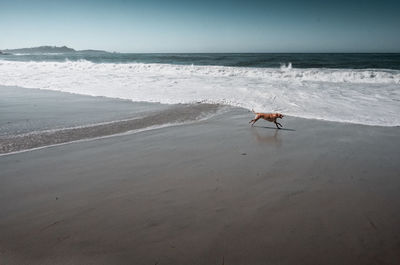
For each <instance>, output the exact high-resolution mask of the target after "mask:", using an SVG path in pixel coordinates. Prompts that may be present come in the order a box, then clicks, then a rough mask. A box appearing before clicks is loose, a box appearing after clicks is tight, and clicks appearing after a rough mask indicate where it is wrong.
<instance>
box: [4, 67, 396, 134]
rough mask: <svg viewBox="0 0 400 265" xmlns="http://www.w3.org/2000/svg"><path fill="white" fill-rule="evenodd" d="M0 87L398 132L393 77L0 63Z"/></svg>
mask: <svg viewBox="0 0 400 265" xmlns="http://www.w3.org/2000/svg"><path fill="white" fill-rule="evenodd" d="M0 84H1V85H7V86H21V87H27V88H40V89H50V90H59V91H64V92H71V93H77V94H84V95H92V96H104V97H112V98H122V99H130V100H133V101H147V102H160V103H168V104H175V103H192V102H207V103H221V104H228V105H232V106H238V107H243V108H247V109H255V110H256V111H260V112H261V111H263V112H272V111H279V112H282V113H284V114H287V115H291V116H297V117H303V118H312V119H323V120H329V121H338V122H349V123H358V124H365V125H379V126H400V115H399V113H400V71H399V70H382V69H379V70H377V69H360V70H356V69H326V68H307V69H300V68H294V67H292V66H291V64H288V65H282V67H281V68H250V67H249V68H247V67H226V66H193V65H173V64H143V63H125V64H123V63H118V64H116V63H92V62H89V61H85V60H81V61H65V62H17V61H0Z"/></svg>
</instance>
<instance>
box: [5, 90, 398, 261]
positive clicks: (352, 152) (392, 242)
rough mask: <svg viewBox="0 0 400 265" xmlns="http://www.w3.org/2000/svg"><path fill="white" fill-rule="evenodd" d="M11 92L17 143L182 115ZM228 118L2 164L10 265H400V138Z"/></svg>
mask: <svg viewBox="0 0 400 265" xmlns="http://www.w3.org/2000/svg"><path fill="white" fill-rule="evenodd" d="M2 91H7V93H5V92H4V93H3V94H2V97H1V99H0V103H1V104H3V105H2V106H3V107H4V108H3V109H8V110H9V109H10V108H13V111H9V112H8V113H7V116H6V115H5V114H2V117H1V119H0V120H1V122H2V124H3V125H4V124H7V120H9V121H10V122H11V124H9V125H8V127H7V128H8V129H7V130H8V131H7V130H4V131H3V132H2V133H3V134H2V135H1V137H3V138H4V137H9V135H12V134H15V132H17V131H18V132H21V133H29V132H31V131H37V130H40V129H46V130H54V129H62V128H65V127H68V128H69V127H76V126H83V125H85V124H86V125H87V124H98V123H103V124H104V123H107V122H111V121H115V120H126V119H133V118H138V117H143V116H144V117H147V116H148V115H150V114H149V113H154V112H157V113H163V112H164V113H165V111H167V110H170V109H171V108H174V106H170V105H161V104H159V105H157V104H150V103H143V104H144V105H140V104H141V103H134V102H130V101H127V100H117V99H107V98H94V97H91V98H92V99H89V97H86V96H79V95H71V97H73V98H70V100H69V101H68V102H67V103H66V102H65V100H66V98H68V96H66V95H65V94H64V93H61V92H54V91H53V92H49V91H45V90H43V91H42V90H34V91H33V90H32V91H33V92H32V91H31V92H32V93H33V94H34V95H32V93H29V91H30V90H27V89H18V88H13V89H10V88H7V89H6V88H3V89H2ZM49 93H51V95H49ZM49 97H50V98H51V100H46V98H49ZM57 98H58V99H59V101H56V104H55V103H54V102H55V99H57ZM13 100H14V101H13ZM90 100H93V101H94V102H93V105H95V106H98V107H99V108H100V109H99V110H97V111H93V108H92V107H87V108H86V109H84V108H80V107H79V106H88V105H87V104H89V103H88V101H90ZM7 102H8V103H7ZM9 102H12V104H10V103H9ZM27 102H30V103H32V104H33V102H36V103H37V105H38V106H40V109H41V110H42V112H40V111H39V112H38V111H37V110H36V109H35V108H34V107H32V108H31V109H29V110H26V106H27ZM51 102H52V104H50V103H51ZM80 102H83V103H80ZM5 104H9V105H7V106H5ZM74 104H75V105H74ZM200 105H201V104H200ZM32 106H33V105H32ZM101 106H104V109H101V108H102V107H101ZM175 107H176V106H175ZM215 108H216V109H218V110H215V111H214V109H213V110H212V111H210V108H209V107H206V108H205V109H206V114H207V115H205V116H204V117H203V116H201V115H197V114H196V113H197V112H195V114H196V115H194V114H193V115H192V116H189V117H186V116H185V117H186V118H185V119H183V120H181V119H180V118H179V119H172V118H171V117H177V116H179V115H182V112H184V113H185V112H186V109H183V110H182V109H180V108H179V107H178V108H177V109H176V110H177V111H176V112H172V113H171V114H169V115H167V116H166V117H164V116H162V119H164V118H165V119H167V120H168V121H169V119H172V121H173V122H172V123H173V124H170V125H168V123H162V122H160V123H157V124H156V125H157V126H158V127H157V126H156V127H157V128H152V127H151V126H154V125H155V124H150V125H149V126H147V125H146V126H142V127H141V128H140V129H141V130H136V127H135V128H133V129H132V128H131V127H129V128H128V130H126V131H123V133H122V134H119V135H117V136H112V134H104V133H103V134H101V135H100V136H99V135H96V139H91V134H90V132H89V135H88V134H84V135H83V136H81V140H79V141H77V140H78V139H74V141H75V142H72V143H63V144H59V145H54V146H50V147H46V148H43V147H44V146H45V145H44V146H41V147H42V148H40V149H36V150H32V151H26V152H19V153H14V154H2V155H1V156H0V169H1V170H0V264H11V265H12V264H18V265H20V264H33V265H36V264H40V265H45V264H96V265H97V264H160V265H162V264H229V265H231V264H271V265H272V264H274V265H275V264H315V265H319V264H335V265H336V264H352V265H356V264H360V265H361V264H399V263H400V254H399V253H400V226H399V224H400V193H399V190H400V179H399V176H400V175H399V172H400V165H399V163H398V162H399V161H400V152H399V150H400V127H398V126H396V127H385V126H366V125H358V124H350V123H340V122H330V121H322V120H316V119H304V118H298V117H291V116H287V117H285V118H284V119H283V120H282V121H281V123H282V125H283V127H284V128H283V129H282V130H276V129H275V127H274V124H272V123H268V122H265V121H261V120H260V121H258V122H257V123H256V126H255V127H251V126H249V124H248V122H249V121H250V120H251V119H252V118H253V114H252V113H251V112H250V111H248V110H246V109H242V108H236V107H226V106H218V107H215ZM23 110H24V111H25V112H26V113H24V111H23ZM106 110H114V113H113V114H110V113H108V114H107V115H108V116H107V115H105V114H104V113H105V112H106ZM129 110H131V112H129ZM201 112H202V113H203V112H204V110H203V109H201ZM3 113H4V112H3ZM43 113H46V115H48V118H47V121H48V123H46V124H48V126H47V125H46V126H44V125H43V123H40V122H42V121H43V119H42V118H43V115H44V114H43ZM66 113H70V116H68V115H67V114H66ZM138 113H139V114H138ZM24 115H28V116H29V117H30V119H31V122H30V123H29V124H28V125H29V126H27V125H26V124H27V123H26V122H25V123H24V122H23V123H17V122H16V121H21V120H24ZM146 115H147V116H146ZM46 117H47V116H46ZM157 117H159V116H157ZM179 117H181V116H179ZM60 119H61V121H60ZM162 119H161V120H162ZM35 121H36V122H35ZM38 122H39V123H38ZM144 122H146V120H144ZM163 124H164V125H165V124H167V125H168V126H159V125H163ZM3 128H5V127H3ZM145 128H149V129H146V130H143V129H145ZM94 129H95V131H96V127H95V128H94ZM97 129H99V128H98V127H97ZM100 129H103V130H104V128H100ZM130 129H132V130H130ZM6 131H7V132H8V133H7V132H6ZM85 132H86V133H88V131H85ZM118 132H121V131H118ZM92 133H93V132H92ZM106 135H107V137H102V136H106ZM78 138H79V137H78ZM18 151H23V149H19V150H18Z"/></svg>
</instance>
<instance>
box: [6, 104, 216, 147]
mask: <svg viewBox="0 0 400 265" xmlns="http://www.w3.org/2000/svg"><path fill="white" fill-rule="evenodd" d="M220 108H221V106H219V105H212V104H191V105H175V106H171V107H169V108H168V109H166V110H163V111H158V112H156V113H148V114H147V115H146V116H145V117H142V118H134V119H130V120H123V121H113V122H107V123H102V124H94V125H86V126H80V127H76V128H66V129H56V130H47V131H39V132H32V133H27V134H22V135H15V136H9V137H0V154H4V153H11V152H17V151H22V150H29V149H34V148H38V147H44V146H50V145H56V144H61V143H67V142H73V141H77V140H82V139H92V138H98V137H103V136H109V135H114V134H120V133H124V132H129V131H134V130H140V129H145V128H151V127H154V126H166V125H173V124H179V123H184V122H191V121H195V120H198V119H200V118H204V117H206V116H208V115H211V114H214V113H215V112H216V111H217V110H218V109H220Z"/></svg>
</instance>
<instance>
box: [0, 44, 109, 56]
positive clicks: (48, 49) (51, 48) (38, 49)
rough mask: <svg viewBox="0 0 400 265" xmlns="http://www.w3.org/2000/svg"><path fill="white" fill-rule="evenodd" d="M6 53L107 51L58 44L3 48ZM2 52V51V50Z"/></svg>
mask: <svg viewBox="0 0 400 265" xmlns="http://www.w3.org/2000/svg"><path fill="white" fill-rule="evenodd" d="M3 52H4V53H5V52H6V53H74V52H96V53H100V52H103V53H106V51H100V50H82V51H77V50H75V49H72V48H69V47H67V46H62V47H57V46H40V47H33V48H21V49H6V50H3ZM0 54H1V51H0Z"/></svg>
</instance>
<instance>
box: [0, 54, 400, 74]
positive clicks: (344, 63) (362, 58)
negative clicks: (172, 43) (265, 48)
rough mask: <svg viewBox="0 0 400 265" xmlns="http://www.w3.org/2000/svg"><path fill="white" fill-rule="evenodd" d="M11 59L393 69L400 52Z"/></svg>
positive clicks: (399, 63)
mask: <svg viewBox="0 0 400 265" xmlns="http://www.w3.org/2000/svg"><path fill="white" fill-rule="evenodd" d="M0 59H2V60H12V61H57V62H60V61H66V60H70V61H77V60H87V61H91V62H94V63H162V64H184V65H191V64H193V65H221V66H236V67H268V68H275V67H280V66H282V65H283V64H288V63H292V66H293V67H294V68H341V69H396V70H400V54H399V53H396V54H395V53H391V54H384V53H374V54H372V53H371V54H369V53H361V54H360V53H329V54H326V53H324V54H321V53H308V54H304V53H273V54H271V53H152V54H137V53H106V52H104V53H98V52H96V53H93V52H75V53H63V54H24V55H0Z"/></svg>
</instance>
